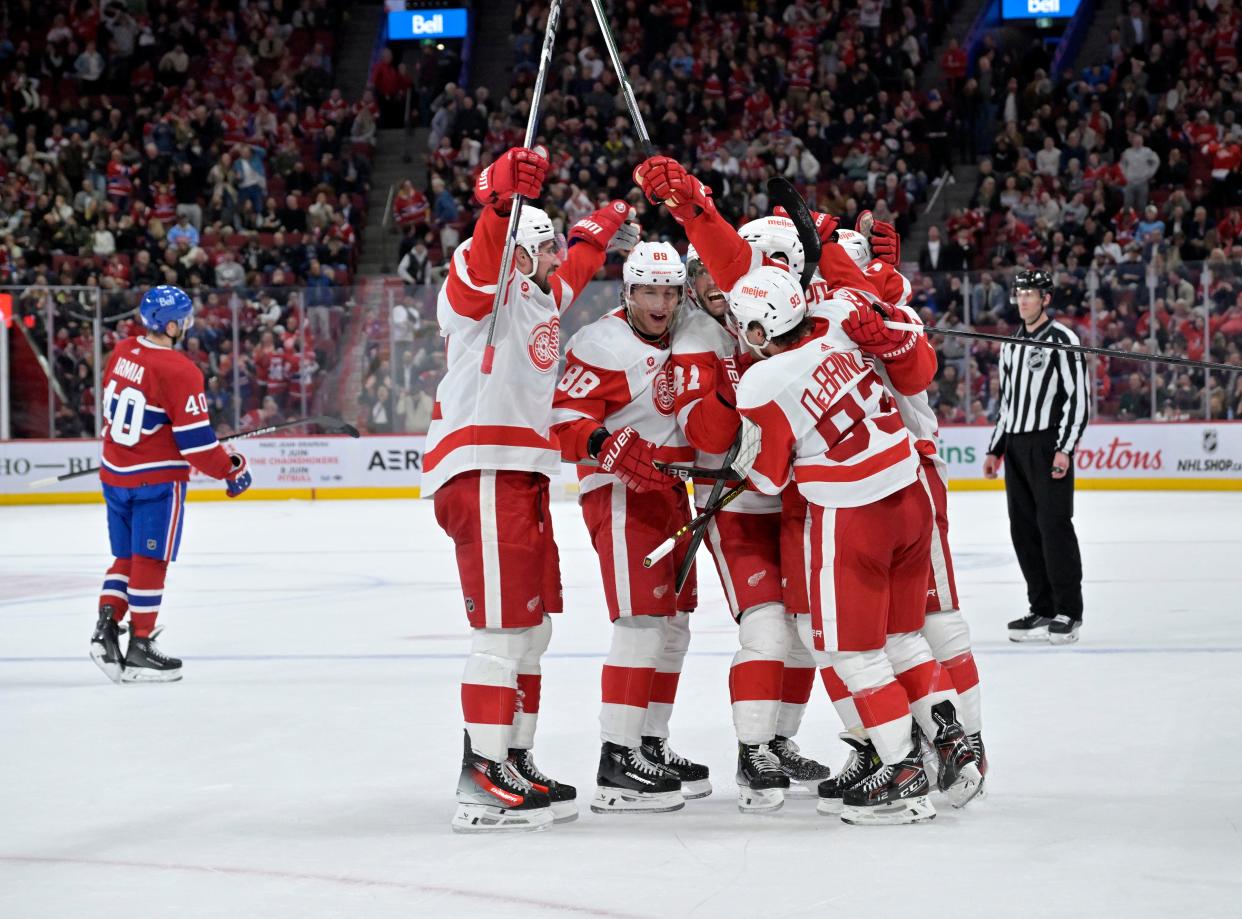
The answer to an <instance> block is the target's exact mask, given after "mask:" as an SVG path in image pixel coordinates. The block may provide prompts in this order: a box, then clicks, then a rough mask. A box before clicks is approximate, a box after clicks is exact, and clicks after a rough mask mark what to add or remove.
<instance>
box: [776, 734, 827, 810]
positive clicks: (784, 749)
mask: <svg viewBox="0 0 1242 919" xmlns="http://www.w3.org/2000/svg"><path fill="white" fill-rule="evenodd" d="M769 746H770V747H771V748H772V754H773V755H774V756H775V757H776V758H777V759H778V760H779V761H780V764H781V771H782V772H784V773H785V775H787V776H789V793H790V794H791V795H808V796H809V795H813V794H815V789H816V786H818V785H819V783H820V782H822V781H824V780H825V779H829V778H831V777H832V770H831V769H829V768H828V767H827V766H825V765H824V764H823V763H819V762H816V761H815V760H813V759H811V758H810V757H807V756H803V755H802V753H801V751H800V750H799V749H798V745H797V744H796V743H794V742H793V740H792V739H790V738H788V737H781V736H780V735H779V734H777V735H776V739H775V740H773V741H772V743H771V744H769Z"/></svg>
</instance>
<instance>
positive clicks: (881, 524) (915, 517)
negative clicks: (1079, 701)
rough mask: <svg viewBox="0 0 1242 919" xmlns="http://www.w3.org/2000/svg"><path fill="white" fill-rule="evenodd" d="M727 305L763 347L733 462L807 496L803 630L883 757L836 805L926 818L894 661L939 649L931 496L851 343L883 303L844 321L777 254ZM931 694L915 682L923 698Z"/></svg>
mask: <svg viewBox="0 0 1242 919" xmlns="http://www.w3.org/2000/svg"><path fill="white" fill-rule="evenodd" d="M730 310H731V311H732V313H733V315H734V317H735V319H736V320H737V324H738V329H739V332H740V333H741V334H742V335H743V337H744V340H745V342H746V343H747V345H748V346H749V347H751V348H752V349H754V350H755V351H756V353H758V354H759V355H760V356H762V357H765V358H769V359H770V360H768V361H766V362H765V363H763V364H760V365H757V366H756V367H754V368H752V369H751V370H750V372H749V373H748V374H747V375H745V376H744V377H743V380H742V384H741V385H740V386H739V388H738V410H739V411H740V412H741V414H742V416H743V419H744V421H743V427H742V438H743V444H748V443H755V444H756V446H755V448H754V449H753V450H748V449H746V448H744V449H743V451H742V452H741V453H739V459H738V466H739V467H740V469H739V471H741V470H745V471H746V472H747V474H748V478H749V480H750V481H751V483H752V484H753V485H754V486H755V487H756V488H758V489H759V490H760V491H762V492H764V493H766V494H779V493H780V491H781V490H782V489H783V488H784V487H785V486H786V485H787V484H788V483H789V482H790V481H791V480H792V481H793V482H794V483H795V484H796V485H797V488H798V490H799V491H800V492H801V493H802V495H803V497H805V498H806V499H807V501H808V502H809V505H810V518H809V519H810V533H809V543H810V548H811V552H810V557H809V567H808V573H807V583H808V584H809V585H810V594H811V617H812V637H813V639H814V642H815V646H816V648H817V649H819V650H824V651H828V652H829V653H830V656H831V660H832V666H833V669H834V670H835V671H836V673H837V674H838V675H839V676H840V678H841V679H842V680H843V682H844V683H845V684H846V686H848V687H849V689H850V693H851V695H852V697H853V699H854V702H855V704H856V705H857V707H858V709H859V712H860V714H861V715H862V719H863V723H864V725H865V726H866V728H867V732H868V736H869V737H870V739H871V742H872V744H873V745H874V747H875V749H876V751H877V754H878V756H879V759H880V760H881V763H882V765H881V766H880V767H879V768H877V769H876V770H875V771H874V772H873V773H872V774H871V775H869V776H867V777H866V778H865V779H864V780H863V781H862V782H860V783H859V784H856V785H854V786H852V787H851V788H849V789H846V791H845V795H844V805H845V807H844V811H843V814H842V819H843V820H845V821H846V822H847V823H912V822H917V821H920V820H925V819H928V818H930V817H932V816H934V815H935V811H934V809H933V808H932V806H931V802H930V801H929V800H928V797H927V793H928V791H929V787H930V786H929V784H928V781H927V776H926V774H925V772H924V769H923V764H922V760H921V758H920V756H919V750H918V746H917V744H916V743H915V742H914V740H913V736H912V719H911V713H912V707H911V702H912V701H914V699H913V697H914V696H915V693H913V692H911V691H910V687H909V686H908V684H906V683H905V682H899V681H898V679H897V676H896V673H895V667H894V662H896V661H904V660H905V659H907V658H915V659H919V660H920V661H921V662H923V663H930V664H931V665H933V666H934V663H935V662H934V660H933V659H932V657H931V652H930V649H929V648H928V647H927V644H926V642H925V641H924V640H923V638H922V636H921V634H920V633H919V632H918V631H917V629H918V628H919V626H921V625H922V618H923V604H924V596H925V592H926V589H927V588H926V584H927V554H928V552H929V545H928V543H929V540H930V538H931V507H930V504H929V503H928V501H927V500H926V496H925V494H924V492H923V489H922V487H921V486H920V485H919V484H918V458H917V453H916V451H915V449H914V446H913V441H912V438H911V437H910V435H909V433H908V432H907V431H906V429H905V426H904V425H903V424H902V421H901V416H900V414H899V413H898V412H897V409H896V405H895V404H894V403H893V401H892V398H891V397H890V396H889V395H888V393H887V391H886V390H885V388H884V385H883V383H882V382H881V381H880V378H879V376H878V375H877V374H876V373H875V371H874V370H873V369H872V368H871V367H870V366H869V364H868V362H867V361H865V360H864V359H863V352H862V350H860V346H862V347H866V348H867V350H871V349H872V348H873V347H874V346H873V345H872V344H871V342H870V339H871V337H872V334H873V332H874V330H872V329H869V328H868V327H867V323H868V316H876V315H878V314H876V313H874V312H872V311H867V312H866V313H862V314H861V315H860V316H859V317H858V318H857V319H856V320H855V321H854V322H852V323H842V324H841V325H840V326H839V327H838V326H837V325H836V324H834V323H831V322H830V321H828V320H826V319H823V318H821V317H811V316H809V315H808V313H807V309H806V303H805V299H804V297H803V292H802V290H801V285H800V284H799V282H798V281H797V279H796V278H794V277H793V276H792V275H791V274H790V273H789V272H788V271H785V270H784V269H782V268H779V267H763V268H759V269H757V270H756V271H753V272H751V273H749V274H747V275H746V276H745V277H743V278H742V280H741V281H740V282H739V283H738V285H736V287H735V289H734V291H733V292H732V294H731V296H730ZM860 313H861V311H860ZM880 328H881V329H883V325H882V323H880ZM874 334H875V335H877V336H878V335H880V334H882V333H878V332H874ZM898 338H899V341H897V342H891V341H890V342H887V343H886V346H887V347H890V348H891V347H894V346H896V347H897V348H902V347H907V348H913V347H915V345H913V344H911V339H913V338H917V336H914V334H913V333H909V332H907V333H899V334H898ZM751 426H753V430H752V429H751ZM931 695H932V693H931V692H930V691H928V692H921V693H920V694H919V701H923V702H927V701H929V697H930V696H931ZM916 705H917V702H916ZM921 714H923V715H925V716H926V718H923V717H920V718H919V720H920V722H922V721H924V720H926V721H928V722H930V725H929V726H930V729H931V730H930V733H931V734H932V736H934V738H935V743H936V744H937V746H938V747H941V748H950V749H952V750H953V757H951V758H950V759H949V760H948V762H947V764H948V765H949V766H960V767H961V768H962V769H964V770H968V769H973V768H974V765H973V762H974V757H973V754H972V753H971V751H970V748H969V745H968V744H967V743H966V741H965V737H964V735H963V734H962V729H961V726H960V725H959V724H957V722H956V720H955V716H954V713H953V709H952V704H951V703H947V702H944V701H942V702H938V703H934V704H931V705H929V706H928V707H927V709H926V711H925V712H923V713H921ZM929 726H924V730H925V731H927V730H928V728H929ZM959 757H960V758H961V759H959ZM976 776H977V771H976Z"/></svg>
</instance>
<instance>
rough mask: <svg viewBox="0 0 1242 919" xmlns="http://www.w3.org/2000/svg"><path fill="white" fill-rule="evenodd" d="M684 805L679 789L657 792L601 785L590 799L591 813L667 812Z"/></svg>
mask: <svg viewBox="0 0 1242 919" xmlns="http://www.w3.org/2000/svg"><path fill="white" fill-rule="evenodd" d="M685 806H686V799H685V796H684V795H682V793H681V792H680V791H666V792H660V793H658V794H657V793H645V792H640V791H627V790H626V789H624V788H604V787H602V786H601V787H598V788H596V789H595V797H594V798H593V799H592V800H591V813H593V814H667V813H671V812H672V811H679V810H681V809H682V808H683V807H685Z"/></svg>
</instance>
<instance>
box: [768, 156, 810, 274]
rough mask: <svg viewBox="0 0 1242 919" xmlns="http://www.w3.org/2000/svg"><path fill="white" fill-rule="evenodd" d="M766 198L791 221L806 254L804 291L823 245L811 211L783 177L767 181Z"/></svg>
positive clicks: (796, 190)
mask: <svg viewBox="0 0 1242 919" xmlns="http://www.w3.org/2000/svg"><path fill="white" fill-rule="evenodd" d="M768 196H769V197H770V198H771V199H772V200H773V201H775V202H776V203H777V204H779V205H780V206H781V207H783V208H784V209H785V213H787V214H788V215H789V219H790V220H792V221H793V225H794V229H795V230H797V231H798V239H799V240H801V242H802V249H803V251H804V252H805V254H806V262H805V264H804V265H803V266H802V278H801V281H802V289H803V290H806V289H807V287H809V286H810V284H811V278H812V277H813V276H814V274H815V270H816V269H817V268H819V257H820V255H821V254H822V253H823V248H824V245H823V243H822V242H820V239H819V233H818V231H816V229H815V221H814V220H813V219H812V218H811V209H810V208H809V207H807V206H806V201H804V200H803V199H802V196H801V195H800V194H798V189H796V188H794V187H793V183H792V182H790V181H789V180H788V179H787V178H785V177H784V176H772V178H770V179H768Z"/></svg>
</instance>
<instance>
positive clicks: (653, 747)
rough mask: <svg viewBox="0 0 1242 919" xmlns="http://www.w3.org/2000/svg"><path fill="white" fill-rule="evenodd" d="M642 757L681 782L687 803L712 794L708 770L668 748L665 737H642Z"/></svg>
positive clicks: (682, 792)
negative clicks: (661, 767)
mask: <svg viewBox="0 0 1242 919" xmlns="http://www.w3.org/2000/svg"><path fill="white" fill-rule="evenodd" d="M643 755H644V756H645V757H647V759H649V760H651V762H653V763H655V764H657V765H659V766H663V767H664V768H665V769H667V770H668V771H669V772H671V773H672V774H673V775H675V776H676V777H677V778H678V779H680V780H681V794H682V796H683V797H684V798H685V799H686V800H687V801H693V800H694V799H695V798H706V797H707V796H708V795H710V794H711V793H712V783H711V780H710V779H709V771H708V768H707V767H706V766H704V765H702V764H700V763H694V762H691V761H690V760H688V759H686V758H685V757H684V756H682V755H681V754H680V753H678V752H677V751H676V750H674V749H673V748H672V747H670V746H669V744H668V738H667V737H644V738H643Z"/></svg>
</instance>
